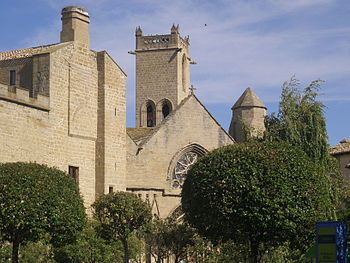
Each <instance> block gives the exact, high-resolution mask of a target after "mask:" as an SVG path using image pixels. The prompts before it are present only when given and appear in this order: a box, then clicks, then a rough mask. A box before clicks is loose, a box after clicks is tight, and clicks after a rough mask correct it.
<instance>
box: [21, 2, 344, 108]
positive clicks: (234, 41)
mask: <svg viewBox="0 0 350 263" xmlns="http://www.w3.org/2000/svg"><path fill="white" fill-rule="evenodd" d="M41 1H43V2H45V3H47V4H48V5H50V6H51V7H52V8H55V9H59V10H60V8H62V7H63V6H61V5H62V4H63V3H68V1H62V2H60V3H58V2H57V1H53V0H41ZM335 2H336V1H334V0H293V1H286V0H265V1H258V0H252V1H246V0H235V1H232V0H217V1H196V0H178V1H157V0H147V1H144V0H142V1H141V0H131V1H128V2H127V1H111V0H103V1H92V0H88V1H82V0H80V1H77V3H78V4H81V5H83V6H86V7H87V8H88V9H89V12H90V15H91V39H92V47H93V48H95V49H97V50H101V49H103V50H107V51H108V52H109V53H111V55H112V56H113V57H115V58H116V61H117V62H118V63H119V64H120V65H121V66H122V67H123V68H124V70H125V71H126V73H127V74H128V78H129V80H128V83H129V91H131V92H129V95H128V99H129V100H131V101H132V96H133V91H132V89H133V88H134V87H133V86H134V57H133V56H131V55H129V54H127V51H129V50H132V49H134V43H135V39H134V30H135V27H136V26H138V25H140V26H141V28H142V29H143V31H144V34H163V33H167V32H169V31H170V27H171V25H172V23H179V24H180V28H181V33H182V34H185V35H187V34H189V35H190V40H191V57H192V58H193V59H194V60H196V61H197V62H198V65H196V66H193V67H192V69H193V70H192V82H193V83H194V84H195V86H196V87H197V91H196V92H197V94H199V96H200V97H201V98H202V99H203V100H204V102H210V103H220V102H223V103H231V102H233V101H234V100H235V99H237V98H238V96H239V95H240V94H241V93H242V92H243V90H244V89H245V88H247V87H252V88H254V89H255V90H256V91H257V93H258V94H259V96H260V94H261V97H262V99H264V100H267V101H276V100H278V99H279V87H280V86H281V84H282V83H283V82H284V81H285V80H288V79H289V78H290V77H291V76H292V75H293V74H296V75H297V77H298V78H300V79H302V80H304V79H305V80H306V81H311V80H312V79H316V78H321V79H325V80H327V81H328V83H330V85H332V83H337V81H339V80H340V79H345V78H346V76H349V69H350V54H349V40H350V39H349V38H350V28H349V27H348V25H344V24H341V25H336V24H334V25H332V24H331V23H330V24H327V26H321V25H319V24H322V23H319V22H322V21H323V19H324V18H323V16H328V19H330V22H332V19H335V16H336V14H333V15H332V14H327V10H328V9H329V8H330V7H332V6H334V3H335ZM311 11H312V15H311V13H310V16H312V19H311V18H309V17H308V12H311ZM315 12H316V13H315ZM317 12H319V18H318V17H317V15H318V13H317ZM301 13H303V14H301ZM299 14H300V16H298V15H299ZM57 16H59V14H57ZM317 19H318V20H317ZM313 20H315V21H313ZM54 21H57V17H56V18H55V20H54ZM205 24H207V26H205ZM59 31H60V25H59V24H58V23H56V22H53V23H52V24H51V25H49V26H48V27H45V28H42V29H41V30H38V31H37V32H36V33H35V35H34V36H33V38H31V39H27V40H26V42H27V43H33V44H34V43H35V45H37V44H38V42H40V43H42V44H46V43H48V42H51V41H53V40H54V39H58V38H59V37H58V36H59ZM325 87H326V88H327V90H325V93H326V94H327V99H334V100H338V99H342V98H344V97H346V96H348V95H350V94H349V91H347V90H350V89H349V87H348V85H347V86H346V87H345V86H344V85H341V86H340V87H330V86H325ZM328 88H329V90H328ZM213 90H215V92H213ZM129 107H130V106H129Z"/></svg>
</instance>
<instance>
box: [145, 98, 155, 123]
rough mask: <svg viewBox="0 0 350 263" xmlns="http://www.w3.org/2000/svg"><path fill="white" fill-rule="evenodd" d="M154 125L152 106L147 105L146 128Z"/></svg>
mask: <svg viewBox="0 0 350 263" xmlns="http://www.w3.org/2000/svg"><path fill="white" fill-rule="evenodd" d="M155 125H156V118H155V110H154V105H152V104H151V103H147V127H153V126H155Z"/></svg>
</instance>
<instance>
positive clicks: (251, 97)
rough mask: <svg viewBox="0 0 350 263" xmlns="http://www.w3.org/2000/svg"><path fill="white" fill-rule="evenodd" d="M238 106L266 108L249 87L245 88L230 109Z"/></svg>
mask: <svg viewBox="0 0 350 263" xmlns="http://www.w3.org/2000/svg"><path fill="white" fill-rule="evenodd" d="M240 107H257V108H264V109H266V106H265V104H264V103H263V102H262V101H261V100H260V99H259V97H258V96H257V95H256V94H255V92H254V91H253V90H252V89H251V88H247V89H246V90H245V91H244V92H243V94H242V95H241V96H240V97H239V99H238V100H237V101H236V103H235V104H234V105H233V106H232V108H231V109H232V110H234V109H237V108H240Z"/></svg>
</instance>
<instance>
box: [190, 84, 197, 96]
mask: <svg viewBox="0 0 350 263" xmlns="http://www.w3.org/2000/svg"><path fill="white" fill-rule="evenodd" d="M195 90H196V88H195V87H194V86H193V85H191V88H190V94H191V95H192V94H194V91H195Z"/></svg>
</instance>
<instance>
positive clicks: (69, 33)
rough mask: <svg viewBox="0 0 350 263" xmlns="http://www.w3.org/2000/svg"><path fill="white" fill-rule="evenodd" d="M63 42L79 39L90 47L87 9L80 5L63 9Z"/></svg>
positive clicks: (78, 40)
mask: <svg viewBox="0 0 350 263" xmlns="http://www.w3.org/2000/svg"><path fill="white" fill-rule="evenodd" d="M61 14H62V18H61V20H62V31H61V43H62V42H69V41H77V42H80V43H82V44H85V45H86V47H87V48H90V35H89V24H90V17H89V14H88V12H87V10H86V9H85V8H83V7H78V6H67V7H65V8H63V9H62V13H61Z"/></svg>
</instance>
